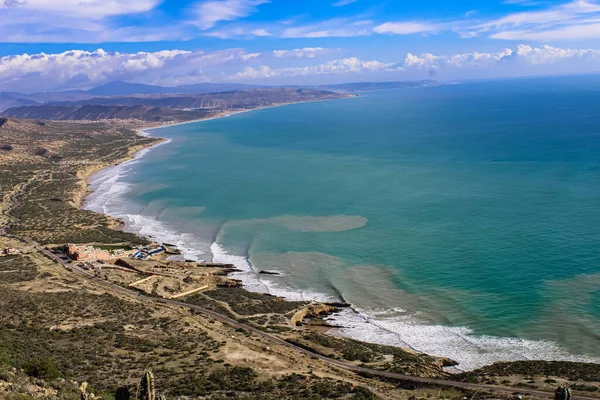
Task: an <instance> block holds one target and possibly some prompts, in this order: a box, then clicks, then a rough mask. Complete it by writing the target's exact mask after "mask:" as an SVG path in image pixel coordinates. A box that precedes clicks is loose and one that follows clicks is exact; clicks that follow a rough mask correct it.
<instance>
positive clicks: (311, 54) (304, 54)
mask: <svg viewBox="0 0 600 400" xmlns="http://www.w3.org/2000/svg"><path fill="white" fill-rule="evenodd" d="M333 51H335V50H333V49H325V48H323V47H306V48H304V49H294V50H274V51H273V55H274V56H275V57H277V58H315V57H317V56H322V55H325V54H329V53H331V52H333Z"/></svg>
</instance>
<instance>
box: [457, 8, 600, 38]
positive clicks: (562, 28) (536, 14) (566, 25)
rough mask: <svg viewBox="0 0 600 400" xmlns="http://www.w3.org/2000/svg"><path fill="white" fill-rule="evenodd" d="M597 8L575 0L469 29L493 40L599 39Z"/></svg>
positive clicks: (505, 17)
mask: <svg viewBox="0 0 600 400" xmlns="http://www.w3.org/2000/svg"><path fill="white" fill-rule="evenodd" d="M598 23H600V5H598V4H596V3H593V2H589V1H587V0H574V1H571V2H568V3H565V4H561V5H557V6H553V7H550V8H548V9H543V10H536V11H525V12H518V13H513V14H509V15H506V16H504V17H502V18H498V19H495V20H491V21H486V22H483V23H480V24H477V25H475V26H473V27H471V28H469V29H468V30H469V31H471V32H474V33H476V34H480V33H490V35H489V37H490V38H492V39H503V40H536V41H548V40H552V41H557V40H570V39H586V38H598V37H600V24H598Z"/></svg>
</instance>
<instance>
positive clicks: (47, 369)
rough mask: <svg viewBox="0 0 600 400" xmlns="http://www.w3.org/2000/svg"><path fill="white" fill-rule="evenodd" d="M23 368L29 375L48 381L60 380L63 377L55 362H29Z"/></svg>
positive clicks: (41, 360) (44, 360)
mask: <svg viewBox="0 0 600 400" xmlns="http://www.w3.org/2000/svg"><path fill="white" fill-rule="evenodd" d="M21 367H22V368H23V369H24V370H25V373H26V374H27V375H29V376H33V377H35V378H39V379H44V380H46V381H51V380H54V379H58V378H60V375H61V374H60V371H59V370H58V368H57V367H56V364H55V363H54V361H52V360H50V359H35V360H29V361H27V362H25V364H23V365H22V366H21Z"/></svg>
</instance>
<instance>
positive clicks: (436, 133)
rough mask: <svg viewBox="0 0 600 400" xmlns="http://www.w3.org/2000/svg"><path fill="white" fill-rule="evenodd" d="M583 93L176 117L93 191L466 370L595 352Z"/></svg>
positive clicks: (589, 115) (597, 191) (598, 245)
mask: <svg viewBox="0 0 600 400" xmlns="http://www.w3.org/2000/svg"><path fill="white" fill-rule="evenodd" d="M598 104H600V79H599V78H597V77H578V78H560V79H558V78H554V79H549V78H548V79H536V80H515V81H503V82H485V83H471V84H463V85H448V86H440V87H428V88H414V89H405V90H392V91H382V92H373V93H366V94H364V95H363V96H361V97H360V98H354V99H344V100H339V101H328V102H319V103H307V104H298V105H292V106H285V107H278V108H271V109H264V110H257V111H253V112H248V113H242V114H237V115H233V116H230V117H227V118H222V119H217V120H212V121H205V122H201V123H194V124H187V125H179V126H173V127H169V128H166V129H160V130H154V131H152V134H153V135H155V136H162V137H168V138H171V139H172V141H171V142H170V143H169V144H166V145H163V146H159V147H157V148H155V149H154V150H152V151H150V152H149V153H148V154H146V155H144V156H143V157H142V158H140V159H139V160H138V161H137V162H136V163H133V164H130V165H128V166H126V167H124V169H122V170H121V171H122V173H121V174H119V175H116V176H115V177H113V179H108V178H107V175H105V176H104V177H100V178H98V182H97V183H96V188H100V187H101V186H102V183H103V184H104V189H101V190H99V191H98V192H97V193H98V194H97V196H96V197H92V199H91V203H90V204H91V206H90V208H92V209H98V210H102V211H105V212H108V213H111V214H114V215H117V216H119V217H121V218H125V219H127V220H128V223H129V227H130V229H131V230H134V231H137V232H142V233H145V234H148V235H154V236H156V237H157V238H161V239H162V240H165V238H168V239H169V240H171V241H177V242H178V244H179V245H181V246H182V247H183V248H184V249H186V250H187V253H186V254H188V255H189V256H190V257H196V258H199V259H210V258H212V256H213V255H212V254H211V246H212V250H213V252H215V251H217V252H218V254H215V256H217V258H221V259H222V258H223V257H230V259H234V260H235V261H239V262H240V263H243V262H244V259H248V260H249V261H250V262H251V264H252V266H253V267H254V269H255V270H257V271H258V270H261V269H266V270H276V271H279V272H281V273H282V275H281V276H278V277H275V276H274V277H266V278H261V279H262V281H259V279H258V278H257V277H256V276H254V277H250V276H249V275H250V274H251V273H248V274H246V278H248V284H249V285H250V286H252V287H254V288H255V289H257V290H269V291H271V292H273V293H278V294H285V295H287V296H288V297H294V296H304V297H311V296H312V297H319V296H323V295H324V296H328V298H340V297H343V298H344V299H345V300H346V301H349V302H351V303H352V304H353V305H354V306H355V307H356V312H357V313H358V314H355V318H354V319H353V318H352V316H350V315H342V316H340V317H337V318H336V321H337V322H338V323H340V324H342V325H344V326H346V328H347V329H346V330H345V332H344V333H345V334H347V335H349V336H353V337H357V338H361V339H366V340H372V341H377V342H385V343H392V344H398V345H404V346H409V347H412V348H416V349H418V350H422V351H428V352H431V353H436V354H440V355H447V356H452V357H454V358H457V359H459V361H461V362H462V363H463V366H464V367H465V368H471V367H474V366H478V365H481V364H485V363H487V362H492V361H495V360H499V359H517V358H546V359H569V357H571V355H580V356H589V357H600V107H599V106H598ZM112 175H114V174H112ZM166 232H169V234H168V235H167V234H166ZM161 234H162V235H163V236H161ZM165 235H166V236H165ZM216 245H218V246H216ZM215 246H216V247H215ZM225 252H226V253H228V255H226V254H225ZM202 253H203V254H202ZM233 256H239V257H238V258H235V257H233ZM261 288H262V289H261ZM356 315H358V318H356ZM366 321H369V322H370V324H366V323H365V322H366ZM580 358H581V357H580ZM582 359H583V358H582Z"/></svg>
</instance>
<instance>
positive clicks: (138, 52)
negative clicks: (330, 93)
mask: <svg viewBox="0 0 600 400" xmlns="http://www.w3.org/2000/svg"><path fill="white" fill-rule="evenodd" d="M597 72H600V0H571V1H559V0H494V1H492V0H418V1H416V0H0V91H22V92H34V91H53V90H66V89H86V88H90V87H94V86H98V85H102V84H104V83H107V82H110V81H114V80H123V81H128V82H139V83H146V84H156V85H163V86H175V85H181V84H195V83H203V82H228V83H233V82H235V83H248V84H260V85H290V84H320V83H341V82H357V81H397V80H418V79H436V80H440V81H454V80H471V79H490V78H506V77H523V76H548V75H563V74H583V73H597Z"/></svg>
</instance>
